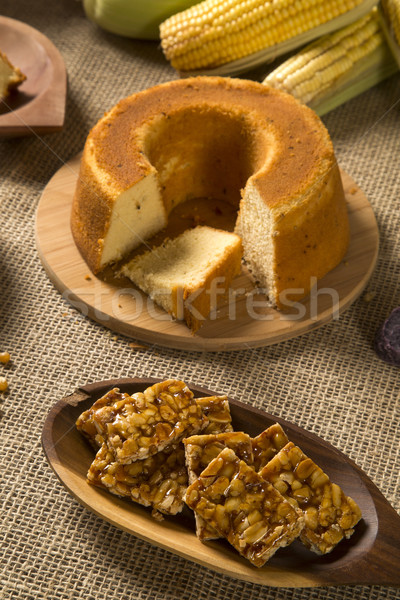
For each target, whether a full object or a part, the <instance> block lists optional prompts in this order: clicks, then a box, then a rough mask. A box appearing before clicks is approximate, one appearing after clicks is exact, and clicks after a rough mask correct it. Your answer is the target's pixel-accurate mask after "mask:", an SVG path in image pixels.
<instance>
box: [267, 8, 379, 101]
mask: <svg viewBox="0 0 400 600" xmlns="http://www.w3.org/2000/svg"><path fill="white" fill-rule="evenodd" d="M385 45H386V42H385V39H384V35H383V32H382V30H381V28H380V24H379V19H378V14H377V11H376V10H375V9H374V10H373V11H371V13H369V14H368V15H367V16H366V17H363V18H362V19H359V20H358V21H356V22H355V23H352V24H351V25H348V26H347V27H344V28H342V29H340V30H339V31H336V32H335V33H332V34H329V35H326V36H323V37H322V38H320V39H318V40H317V41H315V42H313V43H312V44H309V45H308V46H306V47H305V48H303V49H302V50H301V51H300V52H299V53H297V54H296V55H294V56H292V57H291V58H289V59H288V60H287V61H285V62H284V63H282V64H281V65H280V66H279V67H278V68H277V69H275V70H274V71H272V73H270V74H269V75H268V76H267V77H266V78H265V79H264V81H263V83H265V84H267V85H270V86H272V87H277V88H280V89H282V90H284V91H286V92H289V93H291V94H292V95H293V96H295V98H297V99H298V100H300V101H302V102H304V103H305V104H309V103H312V101H313V100H314V99H315V98H316V97H317V96H320V95H321V94H324V92H326V90H328V89H329V88H331V87H332V86H333V84H334V83H335V82H336V80H338V79H339V78H340V77H342V76H343V75H345V74H346V73H348V72H349V71H350V70H351V69H353V67H354V66H355V65H356V64H358V63H360V62H361V61H362V60H364V59H365V58H366V57H368V56H369V55H370V54H371V53H373V52H374V51H376V49H377V48H379V47H380V46H382V47H383V46H385Z"/></svg>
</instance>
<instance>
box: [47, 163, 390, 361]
mask: <svg viewBox="0 0 400 600" xmlns="http://www.w3.org/2000/svg"><path fill="white" fill-rule="evenodd" d="M78 172H79V157H76V158H74V159H73V160H71V161H70V162H68V163H67V164H66V165H65V166H63V167H62V168H61V169H60V170H59V171H58V172H57V173H56V174H55V175H54V176H53V178H52V179H51V180H50V181H49V183H48V184H47V186H46V188H45V189H44V191H43V194H42V197H41V200H40V203H39V206H38V210H37V216H36V242H37V249H38V252H39V256H40V259H41V261H42V264H43V266H44V268H45V270H46V272H47V274H48V276H49V278H50V279H51V281H52V282H53V283H54V285H55V287H56V288H57V289H58V290H59V291H60V292H61V293H62V295H63V297H64V298H65V299H66V300H68V301H69V302H70V303H71V304H72V305H73V306H74V307H75V308H77V309H78V310H79V311H81V312H82V313H83V314H84V315H86V316H89V317H90V318H92V319H94V320H96V321H98V322H99V323H101V324H102V325H104V326H106V327H108V328H109V329H111V330H113V331H116V332H118V333H121V334H123V335H126V336H128V337H133V338H136V339H139V340H141V341H144V342H146V343H151V344H153V343H154V344H159V345H161V346H167V347H171V348H178V349H186V350H197V351H220V350H238V349H243V348H254V347H259V346H267V345H270V344H276V343H278V342H281V341H283V340H286V339H289V338H292V337H295V336H298V335H302V334H304V333H306V332H309V331H312V330H313V329H315V328H317V327H319V326H321V325H323V324H325V323H328V322H329V321H332V319H337V318H338V317H339V315H340V314H341V313H342V312H343V311H344V310H345V309H346V308H348V307H349V306H350V305H351V303H352V302H354V300H356V298H357V297H358V296H359V295H360V294H361V292H362V291H363V289H364V288H365V286H366V284H367V282H368V280H369V278H370V276H371V274H372V271H373V269H374V267H375V263H376V259H377V256H378V246H379V238H378V228H377V224H376V221H375V217H374V214H373V211H372V208H371V206H370V204H369V202H368V200H367V199H366V197H365V196H364V194H363V193H362V191H361V190H360V188H359V187H358V186H357V185H356V184H355V183H354V181H353V180H352V179H351V178H350V177H349V176H348V175H347V174H346V173H342V177H343V183H344V187H345V194H346V198H347V202H348V209H349V218H350V227H351V242H350V247H349V250H348V253H347V256H346V259H345V261H343V262H342V263H341V264H340V265H338V266H337V267H336V268H335V269H334V270H333V271H331V272H330V273H328V274H327V275H326V276H325V277H324V278H323V279H321V280H320V281H319V282H318V286H317V288H315V290H314V292H315V294H311V295H310V296H309V297H308V299H306V300H305V301H303V302H301V303H299V305H298V307H297V308H296V309H295V310H294V311H293V313H292V314H284V313H282V312H279V311H276V310H274V309H272V308H270V307H268V306H267V305H266V301H265V298H264V297H262V296H256V295H254V286H253V284H252V282H251V280H250V278H249V277H248V276H247V275H246V274H245V273H244V272H243V273H242V275H241V276H239V277H237V278H236V280H235V281H234V285H233V289H234V291H235V293H236V294H237V296H236V299H235V301H233V302H231V303H230V304H228V303H227V304H226V305H225V306H222V307H221V309H220V310H219V311H218V313H217V315H215V316H216V318H215V319H208V320H207V321H205V323H204V325H203V326H202V327H201V329H200V330H199V331H198V333H197V334H196V335H193V334H192V333H191V332H190V331H189V329H188V328H187V327H186V325H184V324H183V323H182V322H179V321H174V320H172V319H171V317H170V316H169V315H168V314H167V313H166V312H164V311H163V310H161V309H159V308H158V307H156V306H155V305H154V304H153V302H152V301H151V300H150V299H149V298H148V297H147V296H146V295H144V294H142V293H141V292H139V291H138V290H137V289H136V288H134V287H133V284H131V283H130V282H129V281H128V280H123V281H122V282H121V280H115V279H114V280H112V279H101V278H99V277H95V276H94V275H92V274H90V271H89V268H88V267H87V265H86V263H85V261H84V260H83V258H82V257H81V255H80V253H79V251H78V249H77V248H76V246H75V243H74V240H73V238H72V234H71V229H70V212H71V203H72V197H73V193H74V189H75V184H76V180H77V177H78Z"/></svg>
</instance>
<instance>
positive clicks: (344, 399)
mask: <svg viewBox="0 0 400 600" xmlns="http://www.w3.org/2000/svg"><path fill="white" fill-rule="evenodd" d="M0 12H1V14H3V15H5V16H8V17H12V18H15V19H20V20H23V21H25V22H27V23H28V24H29V25H31V26H33V27H35V28H37V29H39V30H40V31H41V32H42V33H44V34H45V35H47V36H48V37H49V38H50V39H51V41H52V42H53V43H54V44H55V45H56V46H57V48H58V49H59V50H60V52H61V54H62V56H63V58H64V61H65V64H66V68H67V71H68V97H67V112H66V122H65V127H64V129H63V131H62V132H59V133H55V134H51V135H46V136H43V137H41V138H40V137H36V136H30V137H26V138H20V139H13V140H1V141H0V157H1V192H0V204H1V210H0V268H1V270H0V273H1V283H0V311H1V315H0V323H1V331H0V351H3V350H7V351H9V352H10V353H11V355H12V361H11V363H10V364H9V365H8V366H6V367H5V366H2V365H0V375H6V377H7V379H8V382H9V392H8V393H6V394H3V395H1V396H0V409H1V434H0V473H1V528H0V565H1V566H0V598H1V600H15V599H17V598H18V599H21V600H44V599H46V600H53V599H54V600H55V599H57V600H66V599H82V600H83V599H85V600H112V599H116V598H132V599H141V600H150V599H151V600H172V599H175V598H180V599H181V600H211V599H212V600H226V599H228V598H229V599H231V598H232V599H233V598H234V599H235V600H251V599H255V598H263V599H269V598H279V599H293V600H294V599H296V600H297V599H302V598H314V599H317V598H330V599H332V600H336V599H338V598H341V599H351V598H357V599H358V600H361V599H362V600H366V599H369V598H371V599H372V598H373V599H374V600H378V599H383V598H385V599H391V600H393V599H394V598H400V592H399V591H396V590H395V589H394V588H390V587H378V586H374V587H367V586H356V587H350V586H347V587H346V586H345V587H340V588H324V589H313V590H301V589H300V590H291V589H284V588H282V589H274V588H269V587H268V586H265V587H264V586H260V585H253V584H251V583H242V582H240V581H237V580H235V579H230V578H228V577H225V576H221V575H218V574H217V573H215V572H214V571H212V570H208V569H206V568H203V567H200V566H198V565H196V564H194V563H193V562H191V561H187V560H185V559H183V558H180V557H177V556H174V555H173V554H172V553H170V552H168V551H167V550H163V549H160V548H157V547H155V546H152V545H150V544H148V543H145V542H143V541H141V540H139V539H137V538H136V537H134V536H132V535H129V534H127V533H125V532H121V531H119V530H118V529H116V528H114V527H113V526H111V525H109V524H108V523H107V522H105V521H103V520H102V519H100V518H99V517H97V516H96V515H94V514H92V513H91V512H90V511H89V510H87V509H85V508H84V507H82V506H81V505H80V504H78V502H77V501H76V500H75V499H74V498H72V497H71V496H70V495H69V494H68V492H67V491H66V490H65V489H64V488H63V487H62V485H61V483H60V482H59V481H58V480H57V478H56V476H55V475H54V474H53V472H52V470H51V469H50V467H49V466H48V464H47V462H46V459H45V456H44V453H43V451H42V448H41V442H40V438H41V431H42V427H43V423H44V420H45V417H46V415H47V413H48V411H49V409H50V407H51V406H52V405H53V403H54V402H56V401H57V400H59V399H60V398H62V397H63V396H65V395H66V394H68V393H70V392H71V391H73V390H74V389H75V388H76V387H77V386H78V385H79V384H85V383H88V382H92V381H96V380H101V379H108V378H114V377H120V376H130V377H132V376H139V377H148V376H153V377H160V378H164V377H176V378H182V379H184V380H187V381H190V382H192V383H194V384H198V385H203V386H206V387H208V388H211V389H214V390H216V391H218V392H221V393H227V394H229V395H231V396H232V397H235V398H237V399H238V400H242V401H244V402H247V403H249V404H252V405H254V406H257V407H262V408H264V409H265V410H267V411H268V412H270V413H273V414H275V415H279V416H281V417H284V418H286V419H288V420H290V421H293V422H295V423H297V424H298V425H300V426H302V427H305V428H307V429H308V430H310V431H312V432H314V433H316V434H318V435H320V436H322V437H323V438H324V439H326V440H327V441H329V442H330V443H332V444H333V445H334V446H336V447H337V448H338V449H340V450H341V451H343V452H344V453H346V454H347V455H348V456H349V457H351V458H352V459H353V460H354V461H355V462H356V463H357V465H358V466H359V467H361V468H362V469H363V470H364V471H365V472H366V473H367V475H368V476H369V477H370V478H371V479H372V480H373V481H374V483H375V484H376V485H377V486H378V487H379V489H380V490H381V491H382V493H383V494H384V496H385V497H386V498H387V500H388V501H389V502H390V503H391V504H392V505H393V507H394V508H395V509H396V510H397V511H400V499H399V496H400V493H399V492H400V475H399V474H400V398H399V391H400V381H399V374H400V372H399V370H398V368H396V367H393V366H389V365H387V364H386V363H384V362H382V361H381V360H380V359H379V358H377V356H376V354H375V352H374V350H373V346H372V342H373V338H374V335H375V331H376V329H377V327H378V326H379V324H380V323H381V322H382V321H383V320H384V318H385V317H386V316H387V315H388V314H389V313H390V311H391V310H392V309H393V308H394V307H395V306H397V305H400V244H399V230H400V214H399V196H400V170H399V158H400V130H399V110H400V78H399V77H398V76H394V77H391V78H390V79H388V80H386V81H385V82H384V83H382V84H380V85H378V86H377V87H375V88H374V89H372V90H370V91H368V92H367V93H365V94H363V95H362V96H360V97H358V98H356V99H353V100H352V101H350V102H349V103H347V104H346V105H344V106H342V107H340V108H338V109H336V110H335V111H333V112H332V113H330V114H328V115H326V116H325V117H324V122H325V123H326V125H327V127H328V129H329V132H330V134H331V136H332V139H333V142H334V145H335V149H336V153H337V157H338V160H339V163H340V165H341V167H343V168H344V169H345V170H346V171H347V172H348V173H349V174H350V175H351V176H352V177H353V178H354V180H355V181H356V182H357V184H358V185H359V186H360V187H361V188H362V189H363V191H364V192H365V194H366V196H367V197H368V198H369V200H370V202H371V205H372V207H373V209H374V212H375V215H376V218H377V222H378V225H379V231H380V252H379V259H378V264H377V268H376V270H375V273H374V274H373V276H372V278H371V280H370V282H369V284H368V287H367V294H366V293H364V294H363V295H362V296H361V297H360V298H359V299H358V300H357V301H356V302H355V303H354V304H353V305H352V306H351V307H350V308H349V309H348V310H347V311H346V312H345V313H344V314H343V315H342V316H341V317H340V319H339V320H336V321H334V322H332V323H331V324H328V325H325V326H323V327H322V328H320V329H317V330H316V331H313V332H311V333H308V334H307V335H304V336H302V337H299V338H296V339H292V340H289V341H286V342H284V343H281V344H279V345H275V346H269V347H266V348H260V349H253V350H249V349H243V350H240V351H235V352H229V353H228V352H221V353H196V352H186V351H185V352H183V351H179V350H173V349H172V350H171V349H165V348H162V347H159V346H153V347H148V348H145V349H135V348H133V347H131V346H130V343H131V342H132V340H129V339H127V338H123V337H121V336H118V335H116V334H114V333H112V332H110V331H109V330H107V329H106V328H104V327H102V326H101V325H98V324H96V323H94V322H93V321H91V320H89V319H87V318H85V317H83V316H81V315H80V314H79V312H77V311H76V310H75V309H74V308H73V307H71V306H70V305H69V304H68V303H67V302H66V301H65V300H64V299H63V298H62V297H61V295H60V293H59V292H58V291H57V290H56V289H55V288H54V287H53V285H52V283H51V282H50V281H49V279H48V277H47V276H46V274H45V272H44V269H43V267H42V265H41V263H40V260H39V257H38V254H37V250H36V247H35V211H36V207H37V205H38V202H39V199H40V195H41V192H42V190H43V188H44V186H45V185H46V183H47V182H48V181H49V179H50V178H51V176H52V175H53V174H54V173H55V172H56V171H57V170H58V169H59V168H60V167H61V166H62V164H63V163H64V162H66V161H67V160H69V159H70V158H72V157H73V156H75V155H76V154H77V153H78V152H79V151H80V150H81V149H82V147H83V144H84V140H85V137H86V135H87V133H88V131H89V129H90V127H91V126H92V125H94V123H95V122H96V121H97V119H98V118H99V117H100V116H101V115H102V114H103V112H104V111H105V110H106V109H108V108H110V107H111V106H113V104H115V103H116V102H117V101H118V100H119V99H120V98H122V97H124V96H126V95H128V94H131V93H133V92H135V91H139V90H142V89H145V88H147V87H149V86H152V85H155V84H157V83H160V82H164V81H168V80H172V79H175V78H176V77H177V75H176V73H175V72H174V71H173V69H172V68H171V67H170V66H169V65H168V64H167V63H166V61H165V60H164V58H163V55H162V53H161V51H160V48H159V47H158V44H157V43H156V42H147V41H135V40H129V39H123V38H120V37H117V36H114V35H111V34H107V33H105V32H103V31H101V30H100V29H99V28H97V27H95V26H94V25H93V24H92V23H90V22H89V21H88V20H87V19H86V18H85V15H84V13H83V9H82V6H81V3H80V2H77V1H76V0H58V1H57V2H45V1H44V0H36V2H31V1H30V0H18V1H16V0H2V1H1V2H0ZM0 48H1V40H0ZM399 548H400V540H399ZM399 551H400V549H399Z"/></svg>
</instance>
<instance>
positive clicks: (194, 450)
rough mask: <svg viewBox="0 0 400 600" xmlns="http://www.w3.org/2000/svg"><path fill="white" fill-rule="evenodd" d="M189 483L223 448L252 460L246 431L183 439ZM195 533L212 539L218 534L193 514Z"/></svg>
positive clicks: (203, 538) (205, 538)
mask: <svg viewBox="0 0 400 600" xmlns="http://www.w3.org/2000/svg"><path fill="white" fill-rule="evenodd" d="M183 443H184V446H185V455H186V465H187V469H188V476H189V483H193V482H194V481H196V479H198V477H199V476H200V474H201V473H202V471H204V469H205V468H206V467H207V466H208V465H209V464H210V462H211V461H212V460H213V459H214V458H216V457H217V456H218V455H219V453H220V452H221V451H222V450H223V449H224V448H231V450H234V452H235V454H236V455H237V456H238V458H240V459H242V460H244V461H245V462H247V463H251V462H252V461H253V453H252V445H251V438H250V436H249V435H247V433H242V432H224V433H217V434H209V435H193V436H191V437H189V438H186V439H185V440H183ZM195 519H196V534H197V537H198V538H199V539H200V540H203V541H204V540H213V539H217V538H219V537H221V536H220V534H219V533H218V531H217V530H216V529H215V528H214V527H212V526H211V525H209V524H208V523H207V522H206V521H204V519H203V518H202V517H201V516H200V515H198V514H195Z"/></svg>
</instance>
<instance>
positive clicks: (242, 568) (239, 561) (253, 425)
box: [42, 378, 400, 588]
mask: <svg viewBox="0 0 400 600" xmlns="http://www.w3.org/2000/svg"><path fill="white" fill-rule="evenodd" d="M156 381H157V380H155V379H128V378H126V379H115V380H108V381H99V382H95V383H92V384H89V385H85V386H83V387H80V388H78V389H77V390H75V391H74V392H73V393H71V395H69V396H67V397H65V398H62V399H61V400H59V401H58V402H57V403H56V404H55V405H54V406H53V407H52V409H51V410H50V412H49V414H48V416H47V418H46V421H45V423H44V426H43V432H42V446H43V449H44V452H45V454H46V457H47V460H48V461H49V464H50V466H51V467H52V469H53V470H54V472H55V473H56V475H57V477H58V478H59V479H60V481H61V483H62V484H63V485H64V486H65V488H66V489H67V490H68V492H69V493H70V494H71V495H72V496H73V497H74V498H75V499H76V500H78V502H80V503H81V504H82V505H83V506H85V507H86V508H88V509H89V510H91V511H92V512H94V513H95V514H96V515H98V516H99V517H101V518H102V519H105V520H106V521H108V522H109V523H111V524H112V525H114V526H116V527H118V528H119V529H122V530H124V531H127V532H128V533H131V534H133V535H135V536H137V537H139V538H141V539H143V540H145V541H147V542H149V543H151V544H154V545H156V546H160V547H162V548H165V549H166V550H169V551H170V552H172V553H174V554H178V555H179V556H183V557H184V558H186V559H187V560H190V561H194V562H196V563H198V564H200V565H202V566H205V567H207V568H209V569H212V570H214V571H217V572H218V573H222V574H223V575H226V576H229V577H233V578H236V579H241V580H244V581H249V582H252V583H257V584H261V585H267V586H273V587H285V588H287V587H291V588H299V587H317V586H328V585H335V586H336V585H350V584H365V585H366V584H368V585H387V586H400V555H399V551H398V545H399V539H400V517H399V515H398V514H397V512H396V511H395V510H394V509H393V508H392V507H391V506H390V504H389V503H388V502H387V500H385V498H384V497H383V495H382V494H381V493H380V491H379V490H378V489H377V487H376V486H375V485H374V484H373V482H372V481H371V480H370V479H369V478H368V477H367V475H366V474H365V473H363V471H362V470H361V469H360V468H359V467H357V465H356V464H355V463H354V462H353V461H351V460H350V459H349V458H347V457H346V456H345V455H344V454H343V453H341V452H340V451H339V450H338V449H335V448H334V447H333V446H331V445H330V444H328V443H327V442H325V441H324V440H322V439H321V438H320V437H318V436H316V435H314V434H312V433H310V432H308V431H306V430H304V429H301V428H300V427H298V426H296V425H295V424H293V423H290V422H288V421H285V420H283V419H280V418H278V417H275V416H273V415H271V414H268V413H266V412H264V411H263V410H259V409H256V408H253V407H250V406H248V405H246V404H244V403H242V402H239V401H237V400H234V399H231V398H229V403H230V409H231V414H232V424H233V426H234V429H235V430H237V431H245V432H247V433H248V434H249V435H251V436H255V435H258V434H259V433H261V431H263V430H264V429H266V428H267V427H269V426H270V425H272V424H273V423H276V422H278V423H280V424H281V425H282V427H283V429H284V430H285V432H286V434H287V436H288V437H289V439H290V440H291V441H293V442H294V443H295V444H297V445H299V446H300V447H301V448H302V450H303V451H304V452H305V453H306V454H307V455H308V456H309V457H310V458H311V459H313V460H314V461H315V462H316V463H317V464H318V465H319V466H320V467H321V468H322V469H323V470H324V471H325V472H326V473H327V474H328V475H329V477H330V478H331V480H332V481H333V482H335V483H337V484H338V485H339V486H340V487H342V489H343V490H344V492H345V494H346V495H348V496H351V497H352V498H353V499H354V500H355V501H356V502H357V504H358V505H359V506H360V509H361V511H362V515H363V518H362V520H361V521H360V522H359V523H358V524H357V525H356V528H355V532H354V534H353V535H352V537H351V538H350V539H348V540H342V541H341V542H340V543H339V544H338V546H337V547H336V548H335V549H334V550H333V551H332V552H331V553H330V554H327V555H325V556H318V555H316V554H314V553H312V552H310V551H309V550H307V549H306V548H305V547H304V546H303V545H302V544H301V543H300V542H298V541H297V540H296V541H294V542H293V543H292V544H291V545H290V546H288V547H287V548H281V549H280V550H278V552H277V553H276V554H275V555H274V556H273V557H272V558H271V559H270V560H269V561H268V562H267V563H266V564H265V565H264V566H263V567H262V568H259V569H258V568H256V567H253V566H252V565H251V564H250V563H249V562H248V561H246V560H245V559H244V558H242V557H241V556H240V555H239V554H238V553H237V552H236V551H235V550H234V549H233V548H232V547H231V546H230V545H229V544H228V543H227V542H224V541H223V540H215V541H212V542H207V543H201V542H200V541H199V540H198V539H197V538H196V535H195V526H194V519H193V515H192V513H191V511H189V509H185V510H184V511H183V512H182V513H180V514H179V515H176V516H175V517H166V518H165V519H164V520H163V521H161V522H159V521H156V520H155V519H153V518H152V517H151V510H150V509H148V508H144V507H143V506H140V505H138V504H135V503H133V502H130V501H129V500H126V499H122V498H118V497H116V496H113V495H112V494H109V493H108V492H107V491H105V490H101V489H99V488H95V487H93V486H90V485H88V484H87V483H86V473H87V470H88V468H89V465H90V463H91V462H92V460H93V458H94V450H93V449H92V448H91V447H90V446H89V444H88V443H87V441H86V440H85V439H83V437H82V436H81V435H80V433H79V432H78V431H77V429H76V427H75V422H76V419H77V417H78V416H79V415H80V414H81V413H82V412H83V411H84V410H87V409H88V408H89V407H90V406H91V405H92V404H93V402H95V400H97V399H98V398H100V397H101V396H102V395H104V394H105V393H106V392H107V391H108V390H109V389H111V388H113V387H118V388H120V390H121V391H122V392H127V393H129V394H132V393H136V392H139V391H143V390H144V389H145V388H146V387H148V386H150V385H153V384H154V383H155V382H156ZM189 387H190V388H191V389H192V391H193V392H194V395H195V396H197V397H199V396H206V395H210V394H211V395H212V394H214V393H215V394H221V393H223V391H222V390H218V391H214V392H211V391H210V390H207V389H204V388H201V387H197V386H195V385H190V384H189ZM382 468H384V466H383V465H382Z"/></svg>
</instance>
